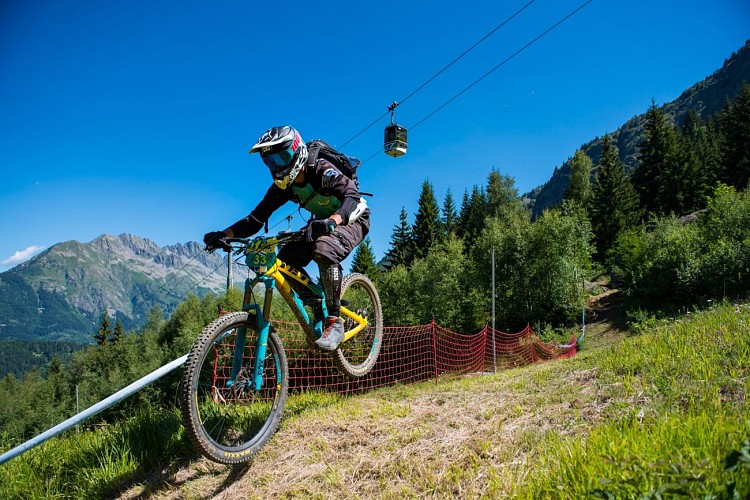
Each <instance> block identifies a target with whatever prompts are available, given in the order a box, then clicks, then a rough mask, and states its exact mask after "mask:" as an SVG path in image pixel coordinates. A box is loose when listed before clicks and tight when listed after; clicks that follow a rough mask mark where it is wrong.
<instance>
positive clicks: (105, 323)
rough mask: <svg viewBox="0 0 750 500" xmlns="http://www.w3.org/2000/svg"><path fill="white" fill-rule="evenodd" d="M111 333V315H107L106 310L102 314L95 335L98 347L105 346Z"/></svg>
mask: <svg viewBox="0 0 750 500" xmlns="http://www.w3.org/2000/svg"><path fill="white" fill-rule="evenodd" d="M110 334H111V332H110V330H109V314H107V310H106V309H105V310H104V312H103V313H102V319H101V321H99V329H98V330H97V331H96V333H95V334H94V340H96V344H97V345H100V346H101V345H104V344H105V343H106V342H107V339H109V336H110Z"/></svg>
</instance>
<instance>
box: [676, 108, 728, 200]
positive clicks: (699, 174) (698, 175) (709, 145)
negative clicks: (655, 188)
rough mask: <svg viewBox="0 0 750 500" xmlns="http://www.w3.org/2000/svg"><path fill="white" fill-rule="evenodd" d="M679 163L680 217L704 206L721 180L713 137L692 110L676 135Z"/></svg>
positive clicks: (717, 153) (708, 127) (719, 161)
mask: <svg viewBox="0 0 750 500" xmlns="http://www.w3.org/2000/svg"><path fill="white" fill-rule="evenodd" d="M680 153H681V156H680V163H681V165H682V170H683V177H684V179H685V186H684V190H683V193H682V196H681V197H680V211H679V213H680V214H686V213H691V212H694V211H695V210H699V209H701V208H704V207H705V206H706V200H707V199H708V196H709V195H711V193H712V192H713V187H714V186H715V185H716V182H717V181H718V180H719V179H720V177H721V171H720V170H721V159H720V153H719V147H718V143H717V137H716V134H715V132H714V130H713V129H712V127H710V126H709V125H707V124H704V123H703V122H702V120H701V117H700V115H699V114H698V113H697V112H696V111H695V110H692V109H691V110H689V111H688V113H687V114H686V116H685V122H684V124H683V126H682V134H681V135H680Z"/></svg>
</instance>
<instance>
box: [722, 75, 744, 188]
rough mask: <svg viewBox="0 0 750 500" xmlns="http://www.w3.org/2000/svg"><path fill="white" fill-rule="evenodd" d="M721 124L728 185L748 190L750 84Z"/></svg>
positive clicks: (727, 112) (723, 117)
mask: <svg viewBox="0 0 750 500" xmlns="http://www.w3.org/2000/svg"><path fill="white" fill-rule="evenodd" d="M720 123H721V130H722V134H723V136H724V141H723V148H722V157H723V163H724V169H725V171H726V173H727V176H726V180H727V183H728V184H729V185H730V186H734V187H735V188H737V189H738V190H744V189H747V188H748V183H749V182H750V84H745V85H744V86H743V87H742V90H741V91H740V93H739V95H738V96H737V98H736V99H735V100H734V102H733V103H732V104H730V105H729V106H728V107H727V109H725V110H724V112H723V113H722V116H721V119H720Z"/></svg>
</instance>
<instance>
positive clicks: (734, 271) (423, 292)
mask: <svg viewBox="0 0 750 500" xmlns="http://www.w3.org/2000/svg"><path fill="white" fill-rule="evenodd" d="M572 165H573V168H572V170H571V174H570V179H569V183H568V188H567V190H566V192H565V196H564V199H563V201H562V202H561V203H560V204H559V205H558V206H556V207H553V208H551V209H548V210H547V211H545V212H544V213H543V214H542V215H540V216H539V217H536V218H533V217H532V214H531V212H530V211H528V210H527V209H526V208H525V207H524V206H523V203H522V201H521V199H520V197H519V194H518V191H517V189H516V187H515V184H514V181H513V179H512V178H510V177H508V176H505V175H503V174H502V173H500V172H499V171H497V170H492V171H490V172H489V174H488V176H487V182H486V184H485V185H482V186H474V187H473V188H472V189H470V190H466V191H464V193H463V195H462V197H461V199H460V202H459V201H458V200H457V199H456V198H454V194H453V193H452V192H451V191H450V190H449V191H448V192H447V193H445V195H444V197H443V201H442V203H439V202H438V198H437V196H436V194H435V192H434V189H433V187H432V185H431V183H430V182H429V180H425V181H424V182H423V184H422V189H421V193H420V196H419V199H418V201H417V207H418V208H417V211H416V213H415V214H414V221H413V223H410V222H409V214H408V212H407V210H406V208H405V207H404V208H402V210H401V215H400V218H399V221H398V223H396V224H395V225H394V227H393V231H392V236H391V244H390V248H389V250H388V252H387V254H386V256H385V258H384V259H382V260H381V261H380V262H376V259H375V256H374V255H373V251H372V247H371V245H370V243H369V241H368V240H365V241H364V242H363V243H362V244H361V245H360V246H359V247H358V248H357V250H356V252H355V255H354V258H353V264H352V269H351V270H352V271H356V272H364V273H366V274H367V275H368V276H370V277H371V278H372V279H373V280H374V281H375V282H376V284H377V286H378V290H379V293H380V296H381V300H382V303H383V314H384V318H385V322H386V324H388V325H414V324H422V323H427V322H429V321H432V320H433V319H434V320H435V321H436V322H437V323H439V324H440V325H442V326H444V327H446V328H449V329H451V330H454V331H458V332H463V333H472V332H476V331H479V330H480V329H481V328H482V326H484V325H485V324H488V323H489V322H490V321H491V298H492V295H493V294H492V289H491V284H492V275H493V266H492V263H493V260H494V276H495V290H494V295H495V297H496V306H495V308H496V311H495V316H496V327H497V328H498V329H501V330H505V331H515V330H516V329H518V328H522V327H523V326H525V325H526V324H527V323H530V324H531V325H532V326H533V327H534V328H535V330H537V331H539V332H554V331H555V330H559V331H564V330H565V329H566V328H571V327H575V325H576V324H577V322H578V321H580V316H581V311H582V310H584V308H585V301H586V298H587V295H588V294H589V293H590V292H589V290H590V288H589V286H586V285H587V284H590V283H591V282H594V281H602V280H608V284H609V286H611V287H617V288H619V289H620V290H621V291H622V292H623V294H624V296H625V307H626V308H627V309H628V311H629V313H628V314H629V315H630V317H632V318H633V319H643V318H647V317H649V316H659V315H668V314H674V313H675V312H679V311H688V310H691V309H692V308H699V307H702V306H704V305H706V304H707V303H709V302H710V301H717V302H719V301H722V300H727V299H733V298H741V299H746V298H747V297H748V293H749V292H750V192H748V183H749V181H750V85H745V86H744V87H743V89H742V91H741V92H740V94H739V95H738V96H737V97H736V99H734V100H733V101H731V102H727V104H726V106H725V107H724V109H723V110H722V111H720V112H719V113H717V114H716V115H714V116H711V117H707V118H705V119H702V118H701V116H700V115H699V113H698V112H697V111H693V112H691V113H689V114H688V116H687V118H686V119H685V120H684V122H683V123H673V121H672V119H671V117H670V116H668V115H667V114H665V112H664V110H663V109H662V108H661V107H659V106H657V105H656V103H652V104H651V107H650V108H649V109H648V112H647V122H646V125H645V130H644V134H643V138H642V141H641V143H640V146H639V166H638V168H637V169H636V170H635V171H634V172H633V173H632V174H628V173H627V172H626V170H625V167H624V165H623V163H622V161H621V159H620V157H619V153H618V151H617V149H616V147H615V146H614V145H613V144H612V141H609V140H608V138H607V137H605V138H604V145H603V151H602V155H601V158H600V159H599V160H598V161H597V163H596V164H594V163H593V161H592V160H591V159H590V158H589V157H588V156H586V155H585V154H584V153H582V152H581V151H577V152H576V153H575V154H574V156H573V162H572ZM493 255H494V259H493ZM240 299H241V298H240V291H239V290H236V289H233V290H230V291H229V292H228V293H227V294H226V295H222V296H215V295H212V294H209V295H206V296H205V297H203V298H199V297H198V296H197V295H190V296H188V298H187V299H186V300H185V301H184V302H183V303H182V304H180V305H179V306H178V307H177V308H176V310H175V311H174V312H173V313H172V314H171V316H170V317H169V318H165V317H164V314H163V312H162V310H160V309H159V308H153V309H152V310H151V311H150V313H149V315H148V320H147V322H146V324H145V325H144V326H143V327H140V328H138V329H135V330H132V331H126V330H125V329H124V328H123V327H122V324H121V323H119V322H116V324H115V325H111V322H110V319H109V317H108V316H107V315H106V313H103V314H102V316H101V321H100V324H99V327H98V329H97V330H96V331H94V332H91V336H92V339H93V341H94V343H93V344H92V345H90V346H88V347H86V348H85V349H82V350H79V351H76V352H72V351H66V352H64V353H63V352H60V353H59V355H55V356H54V357H52V359H51V361H50V362H49V363H48V364H47V365H46V366H45V367H44V368H41V369H40V368H34V369H32V370H30V371H28V372H26V373H24V374H23V375H21V374H20V373H19V372H16V373H13V372H10V373H8V374H7V375H6V376H5V377H4V378H3V379H2V380H0V444H2V446H3V447H6V448H7V447H8V446H10V445H14V444H18V443H19V442H21V441H22V440H24V439H28V438H30V437H32V436H34V435H36V434H38V433H40V432H42V431H44V430H46V429H48V428H49V427H51V426H52V425H54V424H56V423H59V422H60V421H62V420H64V419H66V418H68V417H70V416H71V415H73V414H75V413H76V412H77V411H78V410H82V409H84V408H87V407H89V406H91V405H92V404H94V403H96V402H98V401H100V400H102V399H104V398H105V397H107V396H109V395H111V394H112V393H114V392H116V391H117V390H119V389H120V388H122V387H124V386H125V385H127V384H129V383H130V382H132V381H134V380H136V379H138V378H140V377H142V376H144V375H146V374H147V373H149V372H151V371H153V370H155V369H156V368H158V367H160V366H162V365H164V364H165V363H167V362H169V361H172V360H173V359H176V358H178V357H180V356H182V355H183V354H185V353H186V352H187V351H188V350H189V348H190V346H191V345H192V343H193V340H194V339H195V338H196V336H197V335H198V333H199V332H200V331H201V329H202V328H203V326H205V325H206V324H207V323H209V322H210V321H211V320H213V319H214V318H215V317H216V313H217V308H218V307H220V306H221V307H223V308H228V309H236V308H238V307H239V302H240ZM56 354H57V353H56ZM10 361H11V360H10V359H4V360H3V362H4V363H8V362H10ZM177 377H178V375H177V374H172V375H170V376H167V377H165V378H164V379H161V380H159V381H158V382H157V383H155V384H152V385H151V386H149V387H148V388H146V389H144V390H142V391H140V392H139V393H137V394H136V395H134V396H132V397H130V398H129V399H127V400H126V401H124V402H122V403H120V404H119V405H117V406H116V407H113V408H110V409H109V410H107V411H105V412H104V413H102V414H100V416H99V417H98V418H99V419H102V420H110V419H114V418H117V417H118V416H120V415H125V414H127V413H128V412H130V411H132V410H133V409H135V408H138V407H142V406H143V405H147V406H153V405H167V406H173V405H175V403H176V402H175V390H174V388H175V387H176V384H177Z"/></svg>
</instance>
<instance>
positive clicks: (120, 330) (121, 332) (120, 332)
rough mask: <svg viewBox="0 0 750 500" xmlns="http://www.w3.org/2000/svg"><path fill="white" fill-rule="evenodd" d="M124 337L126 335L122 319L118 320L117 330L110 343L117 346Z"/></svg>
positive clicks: (113, 333)
mask: <svg viewBox="0 0 750 500" xmlns="http://www.w3.org/2000/svg"><path fill="white" fill-rule="evenodd" d="M123 335H125V329H124V328H123V327H122V321H120V319H119V318H118V319H117V322H116V323H115V329H114V331H113V332H112V337H110V339H109V342H110V343H111V344H117V343H119V342H120V341H121V340H122V337H123Z"/></svg>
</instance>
